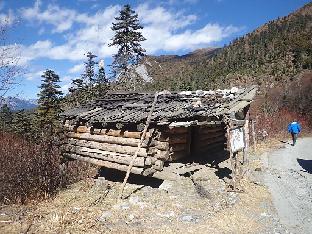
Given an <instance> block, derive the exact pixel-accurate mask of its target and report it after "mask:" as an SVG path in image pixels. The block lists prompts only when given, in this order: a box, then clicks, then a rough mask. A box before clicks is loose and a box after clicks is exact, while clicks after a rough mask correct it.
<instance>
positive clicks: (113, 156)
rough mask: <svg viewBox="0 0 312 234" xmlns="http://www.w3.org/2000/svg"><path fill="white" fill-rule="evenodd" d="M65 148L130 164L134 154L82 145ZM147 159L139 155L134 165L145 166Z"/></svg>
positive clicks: (83, 154) (89, 155)
mask: <svg viewBox="0 0 312 234" xmlns="http://www.w3.org/2000/svg"><path fill="white" fill-rule="evenodd" d="M64 149H65V150H66V152H67V153H75V154H79V155H82V156H87V157H91V158H97V159H102V160H106V161H110V162H116V163H120V164H125V165H129V164H130V162H131V158H132V155H127V154H118V153H115V152H109V151H104V150H98V149H90V148H87V147H80V146H69V145H67V146H65V147H64ZM144 162H145V159H144V157H137V158H136V160H135V162H134V166H137V167H144V166H145V163H144Z"/></svg>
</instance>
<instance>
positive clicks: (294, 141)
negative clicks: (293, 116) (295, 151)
mask: <svg viewBox="0 0 312 234" xmlns="http://www.w3.org/2000/svg"><path fill="white" fill-rule="evenodd" d="M291 137H292V140H293V145H295V144H296V141H297V137H298V134H297V133H293V132H292V133H291Z"/></svg>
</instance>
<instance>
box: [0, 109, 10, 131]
mask: <svg viewBox="0 0 312 234" xmlns="http://www.w3.org/2000/svg"><path fill="white" fill-rule="evenodd" d="M12 119H13V114H12V111H11V109H10V107H9V106H8V105H7V104H4V105H3V106H2V107H1V108H0V130H3V131H10V130H11V127H12Z"/></svg>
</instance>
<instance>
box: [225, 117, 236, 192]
mask: <svg viewBox="0 0 312 234" xmlns="http://www.w3.org/2000/svg"><path fill="white" fill-rule="evenodd" d="M232 128H233V123H232V120H231V119H230V120H229V122H228V124H227V129H226V132H227V139H228V149H229V153H230V162H231V168H232V182H233V188H234V191H235V190H236V178H235V177H236V172H235V171H236V168H235V165H234V154H233V151H232V145H231V133H230V130H231V129H232Z"/></svg>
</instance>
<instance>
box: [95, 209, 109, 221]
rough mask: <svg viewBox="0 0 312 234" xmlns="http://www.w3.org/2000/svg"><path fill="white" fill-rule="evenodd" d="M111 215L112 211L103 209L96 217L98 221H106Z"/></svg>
mask: <svg viewBox="0 0 312 234" xmlns="http://www.w3.org/2000/svg"><path fill="white" fill-rule="evenodd" d="M111 216H112V212H110V211H105V212H103V213H102V215H101V216H100V217H99V218H98V219H97V220H98V221H99V222H106V221H107V219H108V218H109V217H111Z"/></svg>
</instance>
